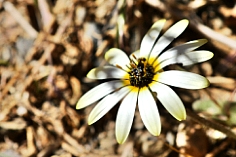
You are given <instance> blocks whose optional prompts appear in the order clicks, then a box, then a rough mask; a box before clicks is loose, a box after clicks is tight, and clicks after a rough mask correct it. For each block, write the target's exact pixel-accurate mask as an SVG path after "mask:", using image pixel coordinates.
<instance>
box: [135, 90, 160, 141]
mask: <svg viewBox="0 0 236 157" xmlns="http://www.w3.org/2000/svg"><path fill="white" fill-rule="evenodd" d="M138 107H139V112H140V115H141V118H142V120H143V123H144V125H145V126H146V128H147V130H148V131H149V132H150V133H151V134H153V135H154V136H158V135H159V134H160V132H161V120H160V115H159V112H158V109H157V105H156V102H155V100H154V98H153V96H152V94H151V92H150V91H149V89H148V88H147V87H143V88H141V89H140V91H139V95H138Z"/></svg>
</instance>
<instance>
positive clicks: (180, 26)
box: [151, 19, 189, 57]
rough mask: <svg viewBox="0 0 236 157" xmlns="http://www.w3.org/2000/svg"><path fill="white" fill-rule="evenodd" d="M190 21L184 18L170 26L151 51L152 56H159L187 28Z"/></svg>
mask: <svg viewBox="0 0 236 157" xmlns="http://www.w3.org/2000/svg"><path fill="white" fill-rule="evenodd" d="M188 23H189V21H188V20H186V19H184V20H181V21H179V22H177V23H176V24H174V25H173V26H172V27H171V28H169V29H168V30H167V31H166V32H165V33H164V34H163V35H162V36H161V37H160V39H159V40H158V41H157V43H156V44H155V46H154V48H153V50H152V52H151V57H157V56H158V55H159V54H160V53H161V52H162V51H163V50H164V49H165V48H166V47H167V46H168V45H169V44H170V43H171V42H172V41H173V40H174V39H175V38H177V37H178V36H179V35H180V34H181V33H182V32H183V31H184V30H185V29H186V27H187V26H188Z"/></svg>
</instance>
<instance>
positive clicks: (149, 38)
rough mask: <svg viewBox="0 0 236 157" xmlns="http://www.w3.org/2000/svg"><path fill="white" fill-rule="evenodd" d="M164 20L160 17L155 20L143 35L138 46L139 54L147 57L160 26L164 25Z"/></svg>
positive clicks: (160, 28)
mask: <svg viewBox="0 0 236 157" xmlns="http://www.w3.org/2000/svg"><path fill="white" fill-rule="evenodd" d="M165 22H166V20H165V19H161V20H158V21H157V22H155V23H154V24H153V25H152V27H151V28H150V29H149V31H148V32H147V34H146V35H145V36H144V37H143V40H142V42H141V46H140V52H141V53H140V56H141V57H145V58H147V57H148V56H149V54H150V52H151V50H152V48H153V45H154V43H155V41H156V39H157V38H158V36H159V34H160V32H161V30H162V28H163V27H164V24H165Z"/></svg>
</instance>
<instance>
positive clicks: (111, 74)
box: [87, 66, 127, 79]
mask: <svg viewBox="0 0 236 157" xmlns="http://www.w3.org/2000/svg"><path fill="white" fill-rule="evenodd" d="M126 75H127V72H125V71H124V70H122V69H119V68H117V67H113V66H103V67H98V68H94V69H92V70H90V71H89V72H88V74H87V77H88V78H90V79H109V78H117V79H125V76H126Z"/></svg>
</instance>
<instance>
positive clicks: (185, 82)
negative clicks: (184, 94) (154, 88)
mask: <svg viewBox="0 0 236 157" xmlns="http://www.w3.org/2000/svg"><path fill="white" fill-rule="evenodd" d="M157 75H158V77H157V80H156V81H157V82H161V83H164V84H167V85H170V86H175V87H180V88H186V89H202V88H205V87H207V86H209V81H208V80H207V79H206V78H205V77H203V76H201V75H198V74H194V73H191V72H186V71H177V70H169V71H164V72H161V73H159V74H157Z"/></svg>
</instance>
